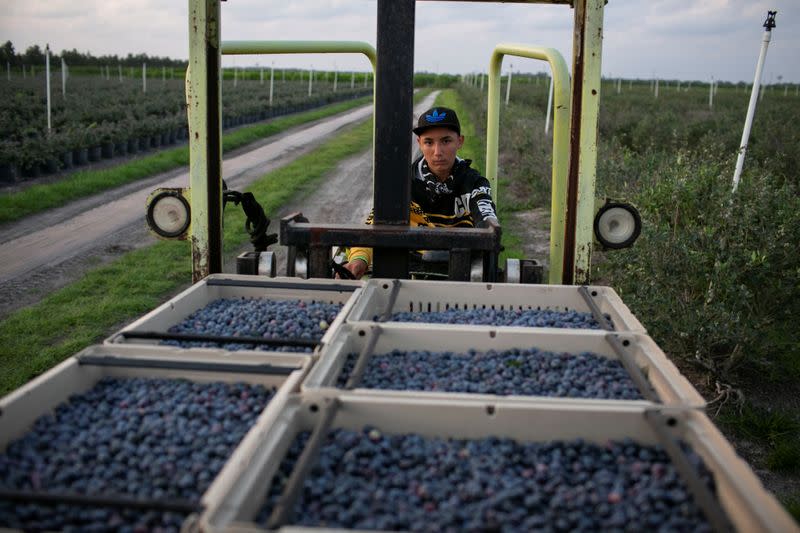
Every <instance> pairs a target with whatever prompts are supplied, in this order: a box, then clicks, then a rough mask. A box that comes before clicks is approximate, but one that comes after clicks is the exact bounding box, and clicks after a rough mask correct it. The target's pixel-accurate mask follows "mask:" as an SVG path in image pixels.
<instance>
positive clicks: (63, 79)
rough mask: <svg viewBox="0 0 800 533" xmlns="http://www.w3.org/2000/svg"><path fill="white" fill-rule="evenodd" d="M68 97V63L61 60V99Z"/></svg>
mask: <svg viewBox="0 0 800 533" xmlns="http://www.w3.org/2000/svg"><path fill="white" fill-rule="evenodd" d="M66 97H67V63H66V62H65V61H64V58H63V57H62V58H61V98H66Z"/></svg>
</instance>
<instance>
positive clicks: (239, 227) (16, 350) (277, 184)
mask: <svg viewBox="0 0 800 533" xmlns="http://www.w3.org/2000/svg"><path fill="white" fill-rule="evenodd" d="M371 141H372V120H371V119H369V120H367V121H365V122H361V123H359V124H358V125H357V126H354V127H353V128H351V129H349V130H347V131H345V132H344V133H341V134H339V135H337V136H336V138H334V139H332V140H330V141H328V142H327V143H325V144H323V145H322V146H321V147H320V148H319V149H318V150H316V151H314V152H313V153H312V154H308V155H306V156H303V157H300V158H298V159H296V160H295V161H294V162H292V163H290V164H288V165H286V166H285V167H282V168H280V169H278V170H276V171H273V172H270V173H269V174H266V175H265V176H263V177H262V178H261V179H260V180H259V181H258V182H256V183H255V184H253V185H252V186H251V187H249V188H248V190H250V191H251V192H253V194H254V195H255V197H256V198H257V199H258V200H259V202H260V203H261V205H262V206H263V207H264V211H265V212H266V213H268V214H269V213H273V212H275V211H277V209H278V208H279V207H280V206H281V205H283V204H284V203H285V202H286V201H288V200H289V198H291V196H292V195H293V194H295V193H296V192H297V191H299V190H301V189H302V188H303V187H308V186H309V185H311V184H312V183H313V182H314V181H315V180H317V179H319V178H320V177H322V176H323V175H324V174H325V173H327V172H329V171H330V170H332V169H333V168H335V166H336V164H337V162H338V161H339V160H341V159H343V158H345V157H348V156H350V155H353V154H356V153H358V152H360V151H363V150H366V149H368V148H369V146H370V143H371ZM244 223H245V217H244V213H242V211H241V209H238V208H233V209H228V210H227V211H226V213H225V233H224V241H223V242H224V243H225V251H226V253H232V252H233V251H235V250H236V249H238V248H239V247H241V246H242V245H244V244H245V243H246V242H247V235H246V233H245V232H244V231H243V227H244ZM189 279H191V261H190V253H189V245H188V243H187V242H183V241H161V242H158V243H156V244H155V245H153V246H150V247H147V248H143V249H140V250H136V251H134V252H131V253H128V254H126V255H124V256H123V257H121V258H120V259H118V260H117V261H115V262H113V263H111V264H110V265H107V266H104V267H101V268H98V269H96V270H93V271H91V272H89V273H88V274H87V275H86V276H85V277H84V278H83V279H81V280H80V281H78V282H76V283H73V284H71V285H69V286H67V287H65V288H63V289H61V290H59V291H57V292H56V293H54V294H52V295H51V296H49V297H47V298H45V299H44V300H42V301H41V302H40V303H39V304H37V305H34V306H31V307H27V308H25V309H22V310H20V311H17V312H16V313H13V314H11V315H9V316H8V317H7V318H6V319H5V320H4V321H3V322H0V395H3V394H6V393H8V392H9V391H11V390H13V389H15V388H17V387H19V386H20V385H22V384H24V383H25V382H27V381H28V380H30V379H31V378H33V377H35V376H36V375H38V374H40V373H42V372H44V371H45V370H47V369H49V368H51V367H52V366H54V365H56V364H57V363H59V362H60V361H62V360H64V359H66V358H67V357H69V356H71V355H73V354H74V353H75V352H77V351H79V350H81V349H83V348H84V347H86V346H88V345H90V344H92V343H96V342H98V341H100V340H102V339H103V338H104V337H105V336H106V335H107V334H108V332H109V331H110V330H112V329H113V328H115V327H118V326H119V325H120V324H122V323H124V322H127V321H129V320H130V319H131V317H136V316H139V315H141V314H143V313H145V312H147V311H149V310H150V309H153V308H154V307H155V306H156V305H158V304H159V303H160V302H162V301H163V300H164V299H165V297H167V296H169V295H170V294H174V293H175V292H176V291H178V290H179V289H181V288H182V287H184V286H186V285H188V283H187V281H188V280H189Z"/></svg>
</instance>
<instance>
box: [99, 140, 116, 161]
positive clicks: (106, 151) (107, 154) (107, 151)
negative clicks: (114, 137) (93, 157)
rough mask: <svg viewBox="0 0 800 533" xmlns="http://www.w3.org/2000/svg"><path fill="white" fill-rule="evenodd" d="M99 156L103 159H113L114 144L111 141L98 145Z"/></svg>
mask: <svg viewBox="0 0 800 533" xmlns="http://www.w3.org/2000/svg"><path fill="white" fill-rule="evenodd" d="M100 155H101V156H102V158H103V159H111V158H112V157H114V143H112V142H111V141H108V142H104V143H103V144H101V145H100Z"/></svg>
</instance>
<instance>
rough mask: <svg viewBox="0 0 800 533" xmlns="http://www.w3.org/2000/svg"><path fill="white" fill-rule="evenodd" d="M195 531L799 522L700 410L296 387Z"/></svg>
mask: <svg viewBox="0 0 800 533" xmlns="http://www.w3.org/2000/svg"><path fill="white" fill-rule="evenodd" d="M200 523H201V526H202V527H203V528H204V529H205V530H212V531H214V530H223V529H225V530H227V531H252V530H254V529H269V530H279V529H280V528H282V527H290V526H295V527H311V528H325V529H339V528H342V529H344V528H347V529H358V530H410V531H647V530H659V531H698V532H704V531H709V532H710V531H730V530H734V529H735V530H738V531H794V530H796V527H795V526H794V525H793V524H792V519H791V518H790V517H789V516H788V514H787V513H786V512H785V511H784V510H783V509H782V508H781V506H780V504H779V503H778V502H777V501H776V500H775V499H774V497H773V496H771V495H770V494H769V493H768V492H766V491H765V490H764V488H763V487H762V485H761V484H760V482H759V481H758V480H757V478H756V477H755V475H754V474H753V472H752V471H750V469H749V468H748V467H747V465H746V464H745V463H744V462H743V461H741V460H740V459H738V458H737V457H736V455H735V453H734V451H733V449H732V448H731V447H730V445H729V444H728V443H727V442H726V441H725V440H724V439H723V437H722V436H721V434H720V433H719V432H718V431H717V430H716V429H715V428H714V426H713V425H712V423H711V422H710V421H709V420H708V418H706V416H705V415H704V414H702V413H701V412H699V411H693V410H675V411H667V412H665V411H662V410H658V409H646V408H643V407H641V406H638V407H637V406H615V407H610V406H597V407H594V408H587V407H580V406H576V405H569V404H561V405H554V404H548V405H537V404H530V405H522V404H519V403H509V402H504V401H502V400H501V401H498V402H496V403H491V404H487V403H486V402H482V401H471V400H460V401H457V400H453V401H433V400H429V399H425V398H415V399H412V398H407V399H401V398H368V397H365V396H358V395H354V394H348V393H344V394H339V395H334V396H326V395H303V396H302V397H300V396H297V397H293V398H291V399H290V400H289V402H288V403H287V405H286V408H285V410H284V413H283V414H282V416H281V417H280V419H278V420H276V423H275V424H274V425H273V426H272V427H271V428H270V432H269V434H268V435H267V436H266V438H265V439H264V440H263V441H262V442H261V447H260V449H259V450H258V452H257V453H256V455H255V457H254V460H253V461H252V463H251V469H249V470H247V471H242V472H241V475H240V477H239V478H238V480H237V482H236V483H234V484H233V485H232V486H231V490H230V491H229V492H228V493H226V494H225V495H223V496H222V497H221V498H220V499H219V500H217V501H214V502H209V507H208V508H207V509H206V511H205V512H204V513H203V515H202V516H201V519H200Z"/></svg>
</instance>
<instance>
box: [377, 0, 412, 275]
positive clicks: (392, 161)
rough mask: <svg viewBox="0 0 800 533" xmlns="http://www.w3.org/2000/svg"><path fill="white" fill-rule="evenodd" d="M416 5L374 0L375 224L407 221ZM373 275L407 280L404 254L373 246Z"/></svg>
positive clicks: (408, 0) (409, 1)
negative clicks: (375, 65) (375, 64)
mask: <svg viewBox="0 0 800 533" xmlns="http://www.w3.org/2000/svg"><path fill="white" fill-rule="evenodd" d="M415 4H416V2H415V0H378V36H377V44H378V46H377V51H378V62H377V68H376V71H375V135H374V142H375V146H380V148H381V149H380V150H373V153H374V156H373V157H374V165H373V172H374V176H373V202H374V203H373V205H374V207H375V223H376V224H392V225H407V224H408V223H409V205H410V201H411V143H410V142H409V132H410V131H411V127H412V121H413V118H412V113H413V100H412V92H413V89H414V87H413V84H414V82H413V80H414V14H415V8H416V5H415ZM365 79H366V78H365ZM373 275H374V276H375V277H379V278H380V277H384V278H389V277H390V278H407V277H408V252H407V251H406V250H391V249H385V248H375V253H374V260H373Z"/></svg>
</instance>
